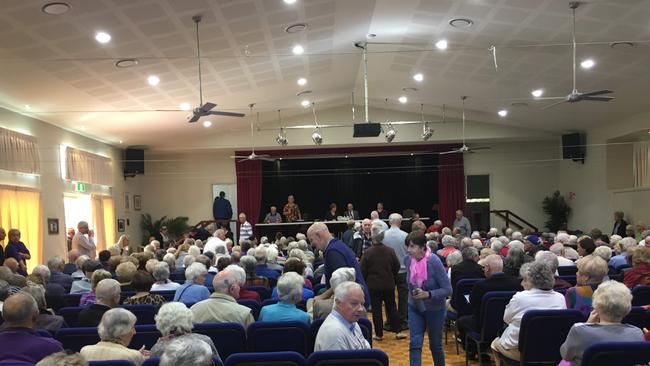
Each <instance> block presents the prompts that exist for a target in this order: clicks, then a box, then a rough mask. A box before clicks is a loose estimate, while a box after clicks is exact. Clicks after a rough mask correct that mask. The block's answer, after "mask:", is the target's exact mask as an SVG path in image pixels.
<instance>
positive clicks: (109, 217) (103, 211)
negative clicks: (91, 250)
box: [91, 195, 115, 252]
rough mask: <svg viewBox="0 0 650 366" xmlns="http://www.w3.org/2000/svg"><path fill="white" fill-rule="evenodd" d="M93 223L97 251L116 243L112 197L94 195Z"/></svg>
mask: <svg viewBox="0 0 650 366" xmlns="http://www.w3.org/2000/svg"><path fill="white" fill-rule="evenodd" d="M91 201H92V211H93V223H94V225H95V244H96V245H97V252H99V251H101V250H104V249H106V248H108V247H109V246H111V245H113V244H114V243H115V205H114V203H113V198H112V197H107V196H99V195H93V196H92V199H91Z"/></svg>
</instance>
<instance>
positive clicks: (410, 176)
mask: <svg viewBox="0 0 650 366" xmlns="http://www.w3.org/2000/svg"><path fill="white" fill-rule="evenodd" d="M289 194H293V195H294V196H295V199H296V203H297V204H298V205H299V206H300V209H301V211H302V213H303V219H305V220H306V221H309V220H313V219H322V218H323V216H324V215H325V212H327V210H328V207H329V205H330V203H332V202H334V203H336V205H337V206H338V208H337V210H338V212H337V214H339V215H340V214H341V212H342V211H344V210H345V206H346V204H347V203H348V202H352V204H353V205H354V209H355V210H358V211H359V216H360V217H361V218H365V217H369V216H370V211H372V210H374V209H375V208H376V205H377V202H383V203H384V208H385V209H386V210H387V211H388V212H399V213H401V212H402V211H403V210H405V209H408V208H411V209H414V210H415V211H416V212H418V213H420V216H423V217H424V216H428V215H430V214H431V208H432V206H433V205H434V204H436V203H438V156H437V155H436V154H427V155H415V156H410V155H405V156H379V157H349V158H344V157H341V158H310V159H283V160H276V161H275V162H267V161H263V162H262V202H261V209H260V212H261V213H260V218H259V222H263V220H264V217H265V216H266V213H267V212H269V207H270V206H273V205H274V206H277V208H278V211H279V212H280V213H282V207H283V206H284V204H285V203H286V202H287V196H288V195H289ZM283 219H284V218H283Z"/></svg>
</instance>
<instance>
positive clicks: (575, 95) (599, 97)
mask: <svg viewBox="0 0 650 366" xmlns="http://www.w3.org/2000/svg"><path fill="white" fill-rule="evenodd" d="M578 6H580V2H579V1H572V2H570V3H569V7H570V8H571V10H572V13H573V30H572V35H573V42H572V45H573V90H572V91H571V93H570V94H569V95H567V96H565V97H549V98H539V99H561V100H560V101H559V102H555V103H552V104H549V105H547V106H545V107H543V108H542V109H548V108H551V107H555V106H556V105H558V104H562V103H576V102H580V101H583V100H589V101H592V102H609V101H610V100H612V99H614V97H611V96H603V94H611V93H613V91H611V90H608V89H602V90H595V91H591V92H587V93H581V92H579V91H578V89H577V88H576V9H577V8H578Z"/></svg>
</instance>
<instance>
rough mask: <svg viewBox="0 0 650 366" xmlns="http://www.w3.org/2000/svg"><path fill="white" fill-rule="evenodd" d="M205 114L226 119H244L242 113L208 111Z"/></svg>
mask: <svg viewBox="0 0 650 366" xmlns="http://www.w3.org/2000/svg"><path fill="white" fill-rule="evenodd" d="M206 114H213V115H217V116H227V117H244V116H245V114H243V113H235V112H224V111H210V112H207V113H206Z"/></svg>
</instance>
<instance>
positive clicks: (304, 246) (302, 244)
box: [298, 239, 309, 252]
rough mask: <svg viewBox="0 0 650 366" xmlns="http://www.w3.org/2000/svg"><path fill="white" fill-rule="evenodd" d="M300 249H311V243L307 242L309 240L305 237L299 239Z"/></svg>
mask: <svg viewBox="0 0 650 366" xmlns="http://www.w3.org/2000/svg"><path fill="white" fill-rule="evenodd" d="M298 249H300V250H302V251H303V252H304V251H306V250H309V244H307V240H305V239H300V240H298Z"/></svg>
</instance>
